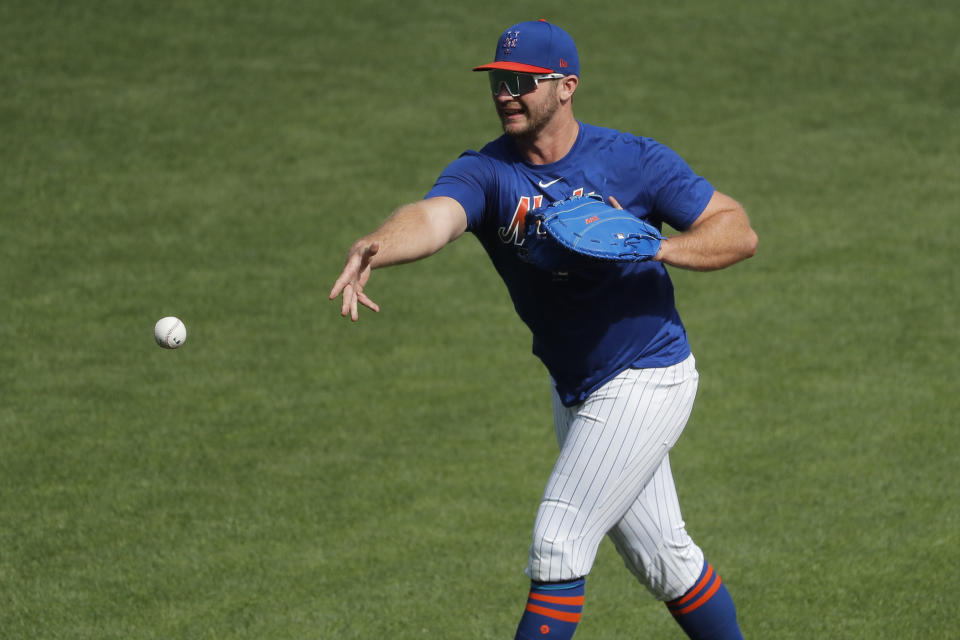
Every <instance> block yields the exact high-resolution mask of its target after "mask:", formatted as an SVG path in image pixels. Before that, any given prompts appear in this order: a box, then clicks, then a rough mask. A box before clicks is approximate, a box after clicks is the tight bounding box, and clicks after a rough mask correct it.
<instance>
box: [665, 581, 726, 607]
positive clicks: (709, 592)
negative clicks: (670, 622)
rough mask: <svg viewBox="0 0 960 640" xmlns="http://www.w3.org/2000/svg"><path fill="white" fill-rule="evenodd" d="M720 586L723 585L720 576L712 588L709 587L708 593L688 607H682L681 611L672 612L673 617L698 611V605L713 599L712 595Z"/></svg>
mask: <svg viewBox="0 0 960 640" xmlns="http://www.w3.org/2000/svg"><path fill="white" fill-rule="evenodd" d="M721 584H723V581H722V580H721V579H720V576H717V581H716V582H714V583H713V586H712V587H710V590H709V591H707V592H706V593H705V594H703V595H702V596H701V597H700V598H698V599H697V600H696V601H695V602H694V603H693V604H691V605H688V606H686V607H684V608H683V609H680V610H679V611H674V612H673V615H675V616H682V615H684V614H687V613H690V612H691V611H694V610H696V609H699V608H700V605H702V604H703V603H705V602H706V601H707V600H709V599H710V598H712V597H713V594H715V593H716V592H717V589H719V588H720V585H721Z"/></svg>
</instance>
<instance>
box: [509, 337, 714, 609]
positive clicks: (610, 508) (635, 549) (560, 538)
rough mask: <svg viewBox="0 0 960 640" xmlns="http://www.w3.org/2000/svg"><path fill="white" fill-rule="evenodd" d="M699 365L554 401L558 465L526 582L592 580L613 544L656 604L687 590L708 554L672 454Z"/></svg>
mask: <svg viewBox="0 0 960 640" xmlns="http://www.w3.org/2000/svg"><path fill="white" fill-rule="evenodd" d="M698 380H699V376H698V374H697V369H696V361H695V360H694V358H693V356H690V357H689V358H687V359H686V360H685V361H683V362H681V363H679V364H676V365H673V366H670V367H663V368H653V369H628V370H626V371H624V372H622V373H621V374H620V375H618V376H617V377H615V378H614V379H613V380H611V381H610V382H608V383H607V384H605V385H603V386H602V387H600V388H599V389H598V390H597V391H595V392H594V393H593V394H591V395H590V397H588V398H587V399H586V400H585V401H584V402H583V404H580V405H576V406H573V407H565V406H563V404H562V403H561V402H560V399H559V397H558V396H557V393H556V390H554V391H553V409H554V421H555V427H556V433H557V441H558V442H559V443H560V456H559V458H558V459H557V463H556V465H555V466H554V468H553V472H552V473H551V475H550V479H549V481H548V482H547V488H546V490H545V491H544V494H543V500H542V501H541V503H540V508H539V509H538V510H537V518H536V521H535V523H534V531H533V544H532V545H531V547H530V562H529V564H528V566H527V571H526V572H527V575H529V576H530V578H531V579H533V580H535V581H537V582H563V581H568V580H573V579H575V578H579V577H581V576H585V575H587V574H588V573H589V572H590V568H591V567H592V566H593V561H594V559H595V558H596V554H597V549H598V547H599V546H600V542H601V541H602V540H603V536H604V535H606V534H609V535H610V538H611V540H612V541H613V543H614V545H615V546H616V548H617V551H619V553H620V555H621V557H622V558H623V560H624V563H625V564H626V565H627V568H629V569H630V571H632V572H633V574H634V575H635V576H636V577H637V579H638V580H639V581H640V582H641V583H642V584H644V585H645V586H646V587H647V589H649V590H650V592H651V593H652V594H653V595H654V596H655V597H656V598H658V599H660V600H672V599H674V598H677V597H679V596H681V595H682V594H683V593H684V592H686V591H687V590H689V589H690V587H692V586H693V584H694V582H695V581H696V579H697V577H698V576H699V575H700V571H701V569H702V568H703V552H702V551H701V550H700V548H699V547H698V546H697V545H696V544H694V542H693V540H691V539H690V536H689V535H687V532H686V529H685V528H684V523H683V517H682V516H681V514H680V505H679V503H678V501H677V491H676V487H675V486H674V483H673V474H672V473H671V471H670V458H669V455H668V453H669V451H670V449H671V448H672V447H673V445H674V443H675V442H676V441H677V439H678V438H679V437H680V433H681V432H682V431H683V428H684V426H685V425H686V423H687V419H688V418H689V417H690V412H691V410H692V409H693V399H694V396H695V395H696V392H697V383H698Z"/></svg>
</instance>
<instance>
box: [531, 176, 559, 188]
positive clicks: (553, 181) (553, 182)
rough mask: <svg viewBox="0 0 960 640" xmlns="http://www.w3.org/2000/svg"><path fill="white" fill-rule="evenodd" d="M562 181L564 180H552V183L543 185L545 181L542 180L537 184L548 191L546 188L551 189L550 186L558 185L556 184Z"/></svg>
mask: <svg viewBox="0 0 960 640" xmlns="http://www.w3.org/2000/svg"><path fill="white" fill-rule="evenodd" d="M562 179H563V178H557V179H556V180H551V181H550V182H548V183H547V184H543V180H540V181H539V182H538V183H537V184H539V185H540V186H541V187H542V188H544V189H546V188H547V187H549V186H550V185H552V184H556V183H558V182H560V181H561V180H562Z"/></svg>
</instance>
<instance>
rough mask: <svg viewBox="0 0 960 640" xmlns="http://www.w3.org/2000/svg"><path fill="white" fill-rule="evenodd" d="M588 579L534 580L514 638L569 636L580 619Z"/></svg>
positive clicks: (559, 638)
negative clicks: (564, 580)
mask: <svg viewBox="0 0 960 640" xmlns="http://www.w3.org/2000/svg"><path fill="white" fill-rule="evenodd" d="M585 583H586V580H584V579H583V578H580V579H579V580H573V581H571V582H534V583H532V584H531V585H530V597H529V598H527V608H526V610H525V611H524V612H523V617H522V618H520V625H519V626H518V627H517V635H516V636H514V640H570V638H572V637H573V632H574V631H576V630H577V623H578V622H580V612H581V611H582V610H583V593H584V584H585Z"/></svg>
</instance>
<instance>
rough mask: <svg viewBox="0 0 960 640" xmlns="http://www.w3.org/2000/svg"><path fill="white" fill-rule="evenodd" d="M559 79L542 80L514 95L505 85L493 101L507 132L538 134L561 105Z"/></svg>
mask: <svg viewBox="0 0 960 640" xmlns="http://www.w3.org/2000/svg"><path fill="white" fill-rule="evenodd" d="M558 89H559V83H558V82H557V79H549V80H540V81H539V82H538V83H537V86H536V88H535V89H534V90H533V91H530V92H528V93H523V94H521V95H519V96H513V95H511V94H510V92H509V91H507V89H506V88H505V87H504V86H502V85H501V86H500V90H499V92H498V93H496V94H494V96H493V102H494V104H495V105H496V107H497V115H499V116H500V123H501V124H502V125H503V131H504V133H506V134H508V135H511V136H513V137H517V138H520V137H534V136H536V134H537V133H539V132H540V130H541V129H543V127H544V126H545V125H546V124H547V123H548V122H549V121H550V119H551V118H552V117H553V114H554V113H556V112H557V109H559V108H560V97H559V95H558Z"/></svg>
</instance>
